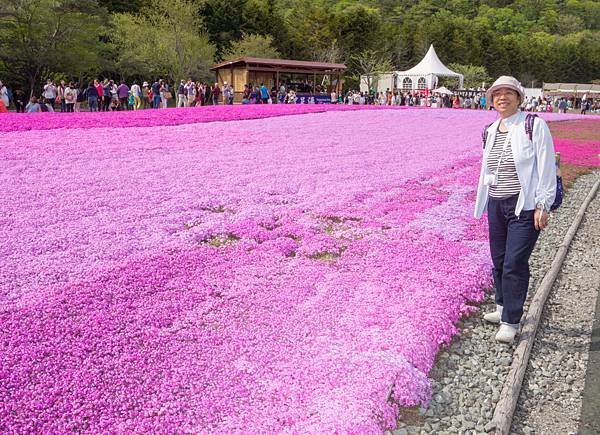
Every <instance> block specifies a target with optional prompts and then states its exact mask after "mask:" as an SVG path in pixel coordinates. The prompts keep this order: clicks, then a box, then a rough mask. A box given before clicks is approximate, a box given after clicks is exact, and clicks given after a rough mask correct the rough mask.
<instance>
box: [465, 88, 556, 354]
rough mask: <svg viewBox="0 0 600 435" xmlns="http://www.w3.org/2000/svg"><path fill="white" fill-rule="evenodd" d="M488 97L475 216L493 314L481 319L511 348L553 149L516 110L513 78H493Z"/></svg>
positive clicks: (544, 210) (550, 182)
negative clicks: (487, 259)
mask: <svg viewBox="0 0 600 435" xmlns="http://www.w3.org/2000/svg"><path fill="white" fill-rule="evenodd" d="M487 98H488V99H489V100H490V101H491V102H492V104H493V106H494V108H495V110H496V111H497V112H498V114H499V118H498V119H497V120H496V121H495V122H494V123H492V124H491V125H490V126H489V127H488V128H486V129H485V130H484V144H483V145H484V149H483V159H482V164H481V172H480V176H479V183H478V186H477V199H476V202H475V213H474V215H475V217H476V218H480V217H481V216H482V215H483V213H484V211H485V210H486V209H487V213H488V224H489V243H490V253H491V257H492V264H493V277H494V284H495V290H496V297H495V299H496V310H495V311H493V312H491V313H488V314H486V315H485V316H484V319H485V320H486V321H487V322H490V323H494V324H500V327H499V329H498V331H497V333H496V337H495V338H496V340H497V341H499V342H503V343H512V341H513V340H514V338H515V335H516V334H517V331H518V328H519V322H520V321H521V317H522V315H523V305H524V303H525V298H526V296H527V289H528V286H529V257H530V255H531V252H532V251H533V248H534V246H535V243H536V241H537V239H538V236H539V234H540V231H541V230H543V229H544V228H546V227H547V225H548V216H549V215H548V212H549V210H550V207H551V206H552V204H553V203H554V200H555V197H556V166H555V161H554V144H553V142H552V136H551V134H550V130H549V129H548V125H547V124H546V122H544V120H542V119H541V118H527V116H526V115H525V113H523V112H521V111H520V110H519V106H520V105H521V103H522V102H523V100H524V98H525V91H524V89H523V87H522V86H521V84H520V83H519V82H518V81H517V80H516V79H515V78H514V77H510V76H502V77H500V78H498V80H496V81H495V82H494V84H493V85H492V86H491V87H490V88H489V89H488V91H487ZM530 116H531V115H530ZM531 119H533V125H532V126H531V129H532V131H531V135H530V132H528V131H527V128H526V127H527V125H526V123H527V122H530V120H531ZM528 120H529V121H528ZM530 138H531V139H530Z"/></svg>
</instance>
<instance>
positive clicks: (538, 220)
mask: <svg viewBox="0 0 600 435" xmlns="http://www.w3.org/2000/svg"><path fill="white" fill-rule="evenodd" d="M549 217H550V214H549V213H548V212H547V211H546V210H540V209H539V208H537V209H536V210H535V213H534V214H533V224H534V225H535V229H536V230H543V229H544V228H546V227H547V226H548V218H549Z"/></svg>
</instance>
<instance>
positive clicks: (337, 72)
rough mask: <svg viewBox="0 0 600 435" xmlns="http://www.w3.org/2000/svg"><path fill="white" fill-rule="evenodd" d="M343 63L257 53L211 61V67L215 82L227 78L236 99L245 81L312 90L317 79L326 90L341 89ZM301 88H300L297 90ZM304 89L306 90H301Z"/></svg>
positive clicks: (239, 95) (270, 86)
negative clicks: (304, 87) (274, 57)
mask: <svg viewBox="0 0 600 435" xmlns="http://www.w3.org/2000/svg"><path fill="white" fill-rule="evenodd" d="M345 70H346V65H344V64H341V63H325V62H309V61H302V60H287V59H262V58H257V57H241V58H238V59H234V60H228V61H225V62H221V63H219V64H216V65H214V66H213V67H212V68H211V71H214V72H215V78H216V82H217V83H219V86H222V85H223V83H224V82H228V83H229V84H230V85H231V86H232V87H233V89H234V91H235V100H236V101H240V100H241V95H242V93H243V91H244V86H245V85H246V84H252V85H254V86H259V85H260V84H261V83H264V84H265V86H267V87H268V88H269V89H271V88H272V87H277V88H279V86H281V84H288V85H294V84H299V83H302V84H305V85H306V86H310V83H312V91H308V92H307V93H308V94H315V93H316V89H315V88H316V87H317V84H318V83H319V82H318V80H319V79H321V82H320V83H321V84H322V86H323V88H326V89H327V91H328V92H330V91H332V90H335V91H336V92H337V93H338V94H339V93H340V92H341V90H342V74H343V72H344V71H345ZM301 92H303V91H301ZM304 92H305V93H306V91H304Z"/></svg>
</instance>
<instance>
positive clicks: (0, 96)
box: [0, 80, 10, 109]
mask: <svg viewBox="0 0 600 435" xmlns="http://www.w3.org/2000/svg"><path fill="white" fill-rule="evenodd" d="M0 100H2V102H3V103H4V105H5V106H6V108H7V109H8V105H9V104H10V98H8V89H7V88H6V86H4V83H2V80H0Z"/></svg>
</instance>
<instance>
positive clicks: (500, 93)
mask: <svg viewBox="0 0 600 435" xmlns="http://www.w3.org/2000/svg"><path fill="white" fill-rule="evenodd" d="M492 102H493V104H494V108H495V109H496V111H497V112H498V113H499V114H500V115H501V116H502V117H507V116H511V115H513V114H514V113H516V112H517V110H518V108H519V94H518V93H517V91H515V90H513V89H510V88H500V89H497V90H496V91H494V93H493V94H492Z"/></svg>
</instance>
